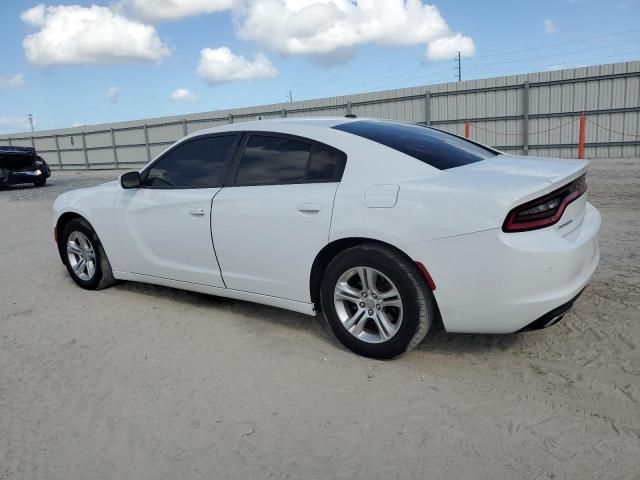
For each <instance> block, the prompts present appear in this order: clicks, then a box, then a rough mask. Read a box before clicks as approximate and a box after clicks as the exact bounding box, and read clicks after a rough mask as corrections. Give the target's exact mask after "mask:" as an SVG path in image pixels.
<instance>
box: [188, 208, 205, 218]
mask: <svg viewBox="0 0 640 480" xmlns="http://www.w3.org/2000/svg"><path fill="white" fill-rule="evenodd" d="M188 212H189V215H193V216H194V217H201V216H203V215H204V208H202V207H196V208H190V209H189V210H188Z"/></svg>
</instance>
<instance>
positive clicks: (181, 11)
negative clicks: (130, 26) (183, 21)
mask: <svg viewBox="0 0 640 480" xmlns="http://www.w3.org/2000/svg"><path fill="white" fill-rule="evenodd" d="M234 3H235V2H234V0H122V1H121V2H120V3H119V4H118V8H119V9H126V10H130V11H131V12H132V13H133V14H135V15H136V16H138V17H140V18H143V19H145V20H151V21H158V20H175V19H179V18H184V17H189V16H192V15H202V14H206V13H214V12H220V11H222V10H229V9H231V8H232V7H233V5H234Z"/></svg>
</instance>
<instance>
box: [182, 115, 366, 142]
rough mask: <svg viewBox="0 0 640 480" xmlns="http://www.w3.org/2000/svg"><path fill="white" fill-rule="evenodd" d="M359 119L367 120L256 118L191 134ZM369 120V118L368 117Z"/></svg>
mask: <svg viewBox="0 0 640 480" xmlns="http://www.w3.org/2000/svg"><path fill="white" fill-rule="evenodd" d="M357 120H365V119H364V118H351V117H304V118H302V117H301V118H297V117H294V118H269V119H256V120H251V121H248V122H239V123H228V124H225V125H220V126H217V127H212V128H206V129H203V130H198V131H196V132H194V133H193V134H191V135H189V136H190V137H191V136H196V135H203V134H207V133H216V132H221V131H225V132H229V131H244V130H269V129H270V128H273V130H274V131H283V130H286V128H287V127H288V126H296V127H298V126H302V127H315V128H332V127H335V126H337V125H342V124H344V123H348V122H353V121H357ZM366 120H369V119H366Z"/></svg>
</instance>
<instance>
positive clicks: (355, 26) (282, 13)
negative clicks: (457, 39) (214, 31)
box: [236, 0, 449, 55]
mask: <svg viewBox="0 0 640 480" xmlns="http://www.w3.org/2000/svg"><path fill="white" fill-rule="evenodd" d="M236 20H237V22H238V33H239V35H240V37H241V38H243V39H245V40H252V41H255V42H257V43H259V44H260V45H261V46H266V47H268V48H270V49H272V50H274V51H276V52H279V53H283V54H303V55H324V54H332V53H334V52H336V51H337V50H344V49H349V48H352V47H355V46H358V45H363V44H367V43H374V44H378V45H416V44H420V43H428V42H431V41H433V40H436V39H438V38H440V37H443V36H446V35H448V34H449V27H448V26H447V23H446V22H445V20H444V19H443V18H442V16H441V15H440V12H439V10H438V9H437V7H435V6H433V5H427V4H423V3H422V2H421V1H420V0H359V1H358V2H353V1H350V0H248V3H247V5H246V8H245V9H243V10H241V11H240V12H239V13H238V17H237V19H236Z"/></svg>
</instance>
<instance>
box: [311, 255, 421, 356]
mask: <svg viewBox="0 0 640 480" xmlns="http://www.w3.org/2000/svg"><path fill="white" fill-rule="evenodd" d="M320 297H321V303H322V310H323V312H324V314H325V317H326V318H327V321H328V322H329V325H330V327H331V329H332V331H333V333H334V334H335V335H336V337H338V339H339V340H340V341H341V342H342V343H343V344H344V345H345V346H346V347H347V348H349V349H351V350H353V351H354V352H356V353H359V354H360V355H364V356H367V357H373V358H381V359H386V358H393V357H395V356H397V355H400V354H402V353H405V352H407V351H409V350H411V349H412V348H413V347H415V346H416V345H418V344H419V343H420V342H421V341H422V339H423V338H424V337H425V335H426V334H427V332H428V330H429V327H430V326H431V323H432V322H433V318H434V300H433V295H432V293H431V291H430V290H429V289H428V288H427V286H426V284H425V282H424V280H423V279H422V277H421V276H420V272H419V271H418V269H417V267H416V266H415V264H414V263H413V262H411V261H410V260H408V259H406V258H405V257H404V256H403V255H401V254H400V253H398V252H396V251H394V250H392V249H390V248H387V247H384V246H381V245H376V244H365V245H359V246H356V247H353V248H349V249H347V250H345V251H343V252H341V253H340V254H339V255H337V256H336V257H335V258H334V259H333V260H332V261H331V263H329V265H328V266H327V269H326V271H325V274H324V277H323V280H322V286H321V292H320Z"/></svg>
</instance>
